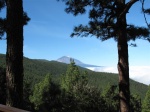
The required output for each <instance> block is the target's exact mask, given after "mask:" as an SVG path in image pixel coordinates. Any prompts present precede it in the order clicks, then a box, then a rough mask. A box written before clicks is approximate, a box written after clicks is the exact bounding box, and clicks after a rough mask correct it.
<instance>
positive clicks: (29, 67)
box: [0, 54, 148, 99]
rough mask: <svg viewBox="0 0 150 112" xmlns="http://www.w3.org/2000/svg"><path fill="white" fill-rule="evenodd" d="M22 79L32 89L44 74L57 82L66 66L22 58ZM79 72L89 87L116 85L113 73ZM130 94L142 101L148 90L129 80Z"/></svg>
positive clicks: (2, 62) (1, 60)
mask: <svg viewBox="0 0 150 112" xmlns="http://www.w3.org/2000/svg"><path fill="white" fill-rule="evenodd" d="M5 60H6V58H5V55H4V54H0V67H5V66H6V65H5ZM23 61H24V79H25V80H27V81H28V82H29V83H30V86H31V88H32V89H33V87H34V85H35V84H36V83H39V82H40V81H41V80H42V79H43V78H44V77H45V75H46V74H52V78H53V80H54V81H56V82H59V81H60V78H61V75H62V74H64V73H66V70H67V67H68V65H67V64H66V63H61V62H58V61H47V60H41V59H29V58H26V57H24V59H23ZM79 70H80V71H81V72H84V71H87V73H88V76H87V77H88V80H89V85H92V86H95V87H98V88H99V89H100V90H103V89H105V88H106V87H107V85H108V84H110V85H118V75H117V74H114V73H106V72H105V73H104V72H94V71H91V70H89V69H86V68H82V67H79ZM130 89H131V94H138V95H140V96H141V98H142V99H143V98H144V97H145V94H146V92H147V90H148V86H147V85H145V84H142V83H139V82H136V81H134V80H131V79H130Z"/></svg>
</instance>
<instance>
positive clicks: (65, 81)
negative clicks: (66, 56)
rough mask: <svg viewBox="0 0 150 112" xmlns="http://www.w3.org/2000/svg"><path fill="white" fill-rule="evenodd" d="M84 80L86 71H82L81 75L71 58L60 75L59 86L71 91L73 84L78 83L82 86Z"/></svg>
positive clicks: (84, 82) (85, 79)
mask: <svg viewBox="0 0 150 112" xmlns="http://www.w3.org/2000/svg"><path fill="white" fill-rule="evenodd" d="M86 81H87V76H86V73H84V74H83V75H82V74H80V71H79V69H78V67H77V66H76V65H75V63H74V61H73V60H72V61H71V63H70V64H69V65H68V68H67V71H66V74H64V75H62V79H61V87H62V89H64V90H65V91H67V92H69V91H72V90H73V88H74V86H76V85H78V84H79V83H80V86H81V84H82V86H83V84H86Z"/></svg>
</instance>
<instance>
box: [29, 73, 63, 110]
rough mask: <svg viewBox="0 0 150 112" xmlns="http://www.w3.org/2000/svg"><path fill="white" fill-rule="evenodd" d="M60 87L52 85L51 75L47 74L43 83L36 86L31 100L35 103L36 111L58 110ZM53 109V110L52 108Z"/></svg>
mask: <svg viewBox="0 0 150 112" xmlns="http://www.w3.org/2000/svg"><path fill="white" fill-rule="evenodd" d="M57 88H58V87H57V86H56V85H55V84H53V83H52V80H51V75H49V74H47V75H46V76H45V78H44V79H43V81H41V82H40V83H38V84H36V85H35V88H34V91H33V95H32V96H30V100H31V102H32V103H34V106H35V110H40V111H44V112H47V110H49V111H50V110H52V109H53V108H54V107H55V108H56V107H57V106H58V105H56V104H57V103H55V102H57V101H56V99H57V95H58V93H59V92H60V91H59V89H57ZM52 107H53V108H52Z"/></svg>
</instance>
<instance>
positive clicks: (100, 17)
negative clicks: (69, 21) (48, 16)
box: [63, 0, 149, 112]
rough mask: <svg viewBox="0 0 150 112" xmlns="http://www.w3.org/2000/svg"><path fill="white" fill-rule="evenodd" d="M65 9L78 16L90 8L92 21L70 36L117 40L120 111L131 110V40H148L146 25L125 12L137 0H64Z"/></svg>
mask: <svg viewBox="0 0 150 112" xmlns="http://www.w3.org/2000/svg"><path fill="white" fill-rule="evenodd" d="M63 1H64V2H65V3H66V6H67V8H66V12H67V13H72V14H73V15H75V16H77V15H78V14H84V13H85V12H86V10H88V11H89V18H90V20H89V23H88V24H87V25H85V26H84V25H82V24H81V25H79V26H77V27H75V28H74V32H73V33H72V34H71V36H72V37H73V36H82V37H84V36H85V37H86V36H89V35H91V36H96V37H97V38H100V39H101V40H102V41H104V40H107V39H110V38H114V39H115V40H116V41H117V43H118V72H119V97H120V111H121V112H129V110H130V108H129V107H130V106H129V102H130V90H129V63H128V43H127V42H128V41H129V40H135V39H136V38H138V39H146V40H149V38H148V35H149V31H148V30H147V29H146V28H144V27H135V26H134V25H128V24H127V22H126V14H127V13H128V12H129V9H130V8H131V7H132V5H133V4H134V3H136V2H137V1H138V0H129V1H127V0H63Z"/></svg>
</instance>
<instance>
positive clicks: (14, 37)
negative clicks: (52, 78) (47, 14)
mask: <svg viewBox="0 0 150 112" xmlns="http://www.w3.org/2000/svg"><path fill="white" fill-rule="evenodd" d="M6 5H7V52H6V86H7V87H6V88H7V89H6V93H7V96H6V105H8V106H13V107H17V108H22V104H23V103H22V102H23V6H22V0H6Z"/></svg>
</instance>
